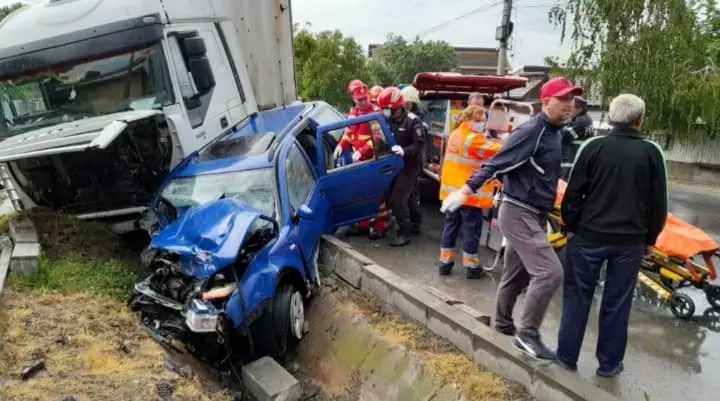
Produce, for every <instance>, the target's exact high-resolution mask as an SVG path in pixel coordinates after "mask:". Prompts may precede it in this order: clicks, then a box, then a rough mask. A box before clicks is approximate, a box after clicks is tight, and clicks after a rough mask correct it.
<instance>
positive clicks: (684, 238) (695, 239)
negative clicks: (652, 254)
mask: <svg viewBox="0 0 720 401" xmlns="http://www.w3.org/2000/svg"><path fill="white" fill-rule="evenodd" d="M566 188H567V183H566V182H565V181H564V180H560V181H558V190H557V196H556V197H555V207H557V208H558V209H559V208H560V204H561V203H562V199H563V196H565V189H566ZM655 247H656V248H658V249H659V250H660V251H662V252H664V253H665V254H666V255H668V256H672V257H676V258H679V259H682V260H687V259H689V258H691V257H693V256H695V255H698V254H701V253H705V252H710V253H714V252H717V251H718V250H720V245H718V243H717V242H716V241H715V240H714V239H712V238H711V237H710V236H709V235H707V234H706V233H705V232H704V231H703V230H701V229H700V228H698V227H695V226H694V225H692V224H690V223H687V222H685V221H683V220H681V219H680V218H678V217H676V216H675V215H673V214H672V213H668V218H667V221H666V222H665V228H663V230H662V232H661V233H660V236H659V237H658V239H657V242H655Z"/></svg>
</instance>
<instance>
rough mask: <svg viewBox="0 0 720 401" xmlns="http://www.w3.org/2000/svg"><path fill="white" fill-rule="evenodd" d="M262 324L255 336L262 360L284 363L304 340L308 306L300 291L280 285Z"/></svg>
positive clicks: (261, 319)
mask: <svg viewBox="0 0 720 401" xmlns="http://www.w3.org/2000/svg"><path fill="white" fill-rule="evenodd" d="M258 323H259V324H258V330H256V331H255V333H254V335H253V339H254V341H255V343H256V351H259V354H260V355H258V356H266V355H267V356H271V357H273V358H275V359H278V360H280V359H282V358H283V357H284V356H285V355H286V354H287V353H288V351H290V350H291V349H292V348H293V347H294V346H295V345H296V344H297V343H298V342H299V341H300V340H301V339H302V336H303V329H304V325H305V306H304V303H303V296H302V293H301V292H300V290H298V289H297V288H295V286H293V285H291V284H288V283H282V284H280V286H279V287H278V288H277V290H276V291H275V296H274V297H273V299H272V301H271V303H270V306H269V308H268V309H267V310H266V311H265V313H264V314H263V316H262V317H261V318H260V320H259V321H258Z"/></svg>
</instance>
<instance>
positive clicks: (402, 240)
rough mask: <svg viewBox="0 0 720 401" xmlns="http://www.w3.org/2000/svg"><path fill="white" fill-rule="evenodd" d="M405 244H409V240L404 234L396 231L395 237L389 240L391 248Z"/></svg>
mask: <svg viewBox="0 0 720 401" xmlns="http://www.w3.org/2000/svg"><path fill="white" fill-rule="evenodd" d="M405 245H410V240H409V239H408V237H407V236H405V235H404V234H400V233H398V235H396V236H395V238H393V239H392V240H391V241H390V246H391V247H393V248H398V247H401V246H405Z"/></svg>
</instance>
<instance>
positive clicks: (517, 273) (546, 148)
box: [441, 77, 583, 359]
mask: <svg viewBox="0 0 720 401" xmlns="http://www.w3.org/2000/svg"><path fill="white" fill-rule="evenodd" d="M582 92H583V90H582V88H580V87H577V86H574V85H573V84H572V82H570V81H569V80H568V79H567V78H564V77H559V78H554V79H551V80H550V81H548V82H547V83H545V85H543V87H542V89H541V94H540V97H541V101H542V105H543V107H542V112H541V113H538V114H537V115H536V116H535V117H533V118H532V119H530V120H529V121H527V122H526V123H524V124H521V125H519V126H518V127H517V128H515V130H514V131H513V133H512V135H510V136H509V137H508V139H507V140H506V142H505V143H504V144H503V147H502V149H501V150H500V152H499V153H498V154H497V155H495V157H493V158H492V159H490V160H488V161H487V162H485V163H484V164H483V165H482V167H480V168H479V169H478V170H476V171H475V173H474V174H473V176H472V177H471V178H470V179H469V180H468V181H467V183H466V184H465V186H464V187H463V188H462V189H460V190H458V191H456V192H453V193H452V194H450V195H449V196H448V197H447V198H445V201H444V202H443V205H442V208H441V210H442V211H446V210H450V211H452V210H455V209H457V208H458V207H460V206H461V205H462V204H463V203H464V202H465V200H466V199H467V198H468V196H469V195H471V194H473V193H475V192H477V190H478V189H480V188H481V187H482V186H483V184H485V183H486V182H488V181H490V180H491V179H494V178H502V181H503V189H502V195H503V199H502V204H501V206H500V212H499V216H498V222H499V224H500V231H501V232H502V234H503V236H504V237H505V239H506V240H507V248H506V250H505V270H504V271H503V274H502V278H501V280H500V284H499V286H498V293H497V302H496V308H495V322H494V327H495V330H497V331H499V332H500V333H503V334H506V335H514V336H515V337H514V338H513V345H514V346H515V347H516V348H518V349H519V350H521V351H523V352H525V353H527V354H529V355H531V356H533V357H536V358H540V359H555V354H554V353H553V352H552V351H550V350H549V349H548V348H547V347H546V346H545V344H544V343H543V342H542V340H541V338H540V331H539V329H540V325H541V324H542V321H543V318H544V317H545V312H546V311H547V308H548V305H549V304H550V299H551V298H552V297H553V295H554V294H555V291H557V289H558V287H559V286H560V284H561V283H562V279H563V269H562V264H561V263H560V259H558V256H557V254H555V251H554V250H553V248H552V247H551V246H550V243H549V242H548V239H547V233H546V228H545V227H546V224H547V216H548V213H549V212H550V210H551V209H552V207H553V204H554V202H555V196H556V193H557V183H558V179H559V177H560V173H561V167H560V166H561V161H562V147H561V137H562V127H563V126H564V125H565V124H566V123H567V122H568V121H569V120H570V115H571V113H572V107H573V97H574V96H580V95H582ZM526 287H527V293H526V295H525V307H524V310H523V312H522V314H521V317H520V322H519V323H520V324H519V325H518V328H517V329H516V327H515V324H514V322H513V309H514V307H515V303H516V301H517V298H518V296H519V295H520V293H521V292H522V291H523V290H524V289H525V288H526Z"/></svg>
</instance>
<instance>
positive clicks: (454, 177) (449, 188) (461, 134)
mask: <svg viewBox="0 0 720 401" xmlns="http://www.w3.org/2000/svg"><path fill="white" fill-rule="evenodd" d="M501 147H502V145H501V144H499V143H497V142H495V141H492V140H491V139H489V138H487V137H486V136H485V135H483V134H480V133H476V132H473V131H472V128H471V125H470V123H469V122H464V123H462V124H460V126H459V127H458V128H456V129H455V130H454V131H453V132H452V134H450V138H449V139H448V144H447V147H446V148H445V158H444V159H443V165H442V171H441V177H440V200H444V199H445V198H446V197H447V196H448V195H449V194H450V192H453V191H457V190H459V189H460V188H462V187H463V185H465V183H466V182H467V180H468V179H470V176H472V174H473V173H474V172H475V170H477V169H479V168H480V167H481V166H482V164H483V163H484V162H485V161H487V160H489V159H490V158H491V157H493V156H495V154H497V152H499V151H500V148H501ZM497 187H498V182H497V181H495V180H492V181H489V182H487V183H486V184H485V185H483V186H482V187H480V189H479V190H478V192H477V193H475V194H472V195H470V196H468V198H467V200H466V201H465V206H472V207H478V208H481V209H489V208H491V207H493V191H494V190H495V188H497Z"/></svg>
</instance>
